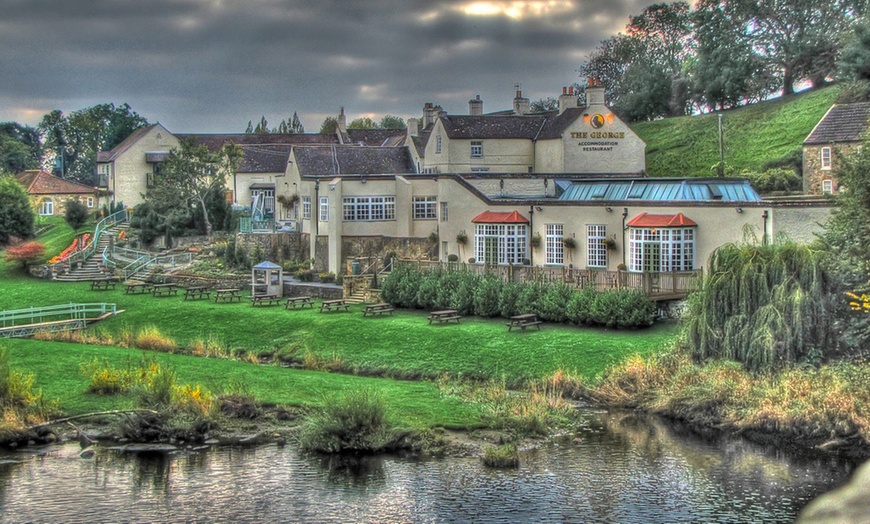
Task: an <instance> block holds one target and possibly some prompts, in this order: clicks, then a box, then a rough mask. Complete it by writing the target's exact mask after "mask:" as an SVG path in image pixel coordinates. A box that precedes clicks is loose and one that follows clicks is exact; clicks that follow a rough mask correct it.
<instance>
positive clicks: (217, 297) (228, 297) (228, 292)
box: [214, 288, 242, 302]
mask: <svg viewBox="0 0 870 524" xmlns="http://www.w3.org/2000/svg"><path fill="white" fill-rule="evenodd" d="M233 300H236V301H238V302H241V301H242V295H241V290H240V289H237V288H232V289H230V288H227V289H216V290H215V292H214V301H215V302H232V301H233Z"/></svg>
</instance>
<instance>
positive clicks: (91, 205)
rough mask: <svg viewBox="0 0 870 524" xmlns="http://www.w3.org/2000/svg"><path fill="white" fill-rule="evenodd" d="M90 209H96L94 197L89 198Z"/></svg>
mask: <svg viewBox="0 0 870 524" xmlns="http://www.w3.org/2000/svg"><path fill="white" fill-rule="evenodd" d="M88 207H94V197H88Z"/></svg>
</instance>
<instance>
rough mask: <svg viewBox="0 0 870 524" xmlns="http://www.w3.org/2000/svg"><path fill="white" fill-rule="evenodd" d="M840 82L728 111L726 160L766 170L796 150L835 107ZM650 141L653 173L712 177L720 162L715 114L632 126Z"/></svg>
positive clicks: (648, 165)
mask: <svg viewBox="0 0 870 524" xmlns="http://www.w3.org/2000/svg"><path fill="white" fill-rule="evenodd" d="M839 89H840V88H839V87H838V86H831V87H827V88H824V89H820V90H818V91H805V92H802V93H798V94H795V95H791V96H787V97H781V98H777V99H774V100H768V101H765V102H761V103H758V104H753V105H751V106H746V107H740V108H737V109H731V110H728V111H725V112H724V113H723V114H724V119H723V129H724V133H723V135H724V141H725V148H724V150H725V165H726V166H727V167H733V168H735V169H736V170H737V171H741V170H743V169H749V170H753V171H762V170H763V168H764V166H765V164H767V163H769V162H773V161H777V160H780V159H783V158H786V157H788V156H790V155H793V154H798V153H797V152H798V151H800V148H801V144H802V143H803V141H804V139H805V138H806V137H807V135H809V134H810V131H812V130H813V127H815V125H816V123H818V121H819V120H820V119H821V118H822V116H824V114H825V112H827V110H828V109H829V108H830V107H831V105H832V104H833V103H834V101H835V100H836V98H837V94H838V93H839ZM631 128H632V129H633V130H634V132H635V133H637V134H638V135H639V136H640V138H641V139H643V140H644V142H646V145H647V147H646V169H647V173H648V174H649V176H652V177H666V176H678V177H683V176H690V177H700V176H711V175H714V173H713V172H712V171H711V168H712V167H713V166H715V165H716V164H717V163H718V162H719V131H718V129H719V128H718V117H717V115H716V114H707V115H697V116H686V117H679V118H667V119H664V120H657V121H654V122H643V123H639V124H634V125H633V126H631Z"/></svg>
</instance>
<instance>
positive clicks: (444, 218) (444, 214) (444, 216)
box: [441, 202, 448, 222]
mask: <svg viewBox="0 0 870 524" xmlns="http://www.w3.org/2000/svg"><path fill="white" fill-rule="evenodd" d="M447 217H448V213H447V202H441V221H442V222H447Z"/></svg>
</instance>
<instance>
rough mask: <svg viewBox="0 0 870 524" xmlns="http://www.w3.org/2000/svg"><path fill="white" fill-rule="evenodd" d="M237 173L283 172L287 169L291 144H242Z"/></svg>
mask: <svg viewBox="0 0 870 524" xmlns="http://www.w3.org/2000/svg"><path fill="white" fill-rule="evenodd" d="M239 148H240V149H241V150H242V153H243V156H242V161H241V162H240V163H239V169H238V170H237V172H238V173H283V172H284V171H286V169H287V161H288V160H289V158H290V150H291V149H292V148H293V145H292V144H263V145H250V144H249V145H242V146H239Z"/></svg>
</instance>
